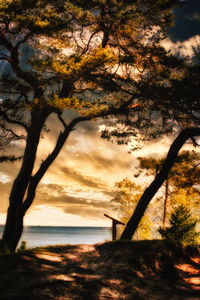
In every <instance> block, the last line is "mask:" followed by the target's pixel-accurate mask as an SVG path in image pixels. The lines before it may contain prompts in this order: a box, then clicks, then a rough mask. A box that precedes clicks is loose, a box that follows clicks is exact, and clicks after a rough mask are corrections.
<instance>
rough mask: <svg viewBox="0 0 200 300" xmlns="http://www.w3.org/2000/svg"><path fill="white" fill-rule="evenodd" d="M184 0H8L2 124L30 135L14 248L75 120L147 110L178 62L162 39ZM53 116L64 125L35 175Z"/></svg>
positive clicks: (1, 47) (14, 198)
mask: <svg viewBox="0 0 200 300" xmlns="http://www.w3.org/2000/svg"><path fill="white" fill-rule="evenodd" d="M179 3H180V1H178V0H156V1H155V0H154V1H149V0H148V1H147V0H145V1H144V0H142V1H122V0H119V1H116V0H110V1H105V0H94V1H78V0H77V1H56V0H52V1H43V0H42V1H39V0H38V1H33V0H28V1H25V0H10V1H1V3H0V61H1V62H3V63H4V64H6V65H5V66H6V68H9V69H10V72H4V73H3V74H1V83H0V91H1V92H0V98H1V106H0V117H1V127H2V128H3V129H4V130H7V128H9V130H10V129H11V130H13V128H15V127H16V126H17V127H18V132H19V133H20V134H22V135H23V136H25V138H26V143H25V149H24V155H23V160H22V165H21V169H20V171H19V173H18V175H17V178H16V179H15V181H14V183H13V187H12V189H11V194H10V199H9V208H8V214H7V221H6V226H5V230H4V234H3V238H2V240H3V244H6V245H7V247H8V248H9V249H10V250H14V249H15V248H16V245H17V242H18V240H19V238H20V236H21V233H22V230H23V217H24V214H25V213H26V211H27V209H28V208H29V207H30V205H31V204H32V202H33V200H34V197H35V193H36V188H37V185H38V183H39V182H40V180H41V178H42V177H43V175H44V174H45V173H46V171H47V170H48V168H49V166H50V165H51V164H52V162H53V161H54V160H55V158H56V157H57V156H58V154H59V152H60V151H61V149H62V147H63V145H64V143H65V141H66V140H67V138H68V136H69V134H70V133H71V131H72V130H73V129H74V127H75V126H76V124H78V123H79V122H82V121H86V120H91V119H93V118H96V117H104V116H107V115H115V116H116V115H118V114H124V115H127V111H128V112H130V111H131V112H133V113H134V112H135V111H137V110H141V111H143V108H142V105H143V103H142V102H144V101H145V99H147V98H148V99H149V95H148V97H147V95H146V94H145V93H144V87H143V86H144V85H145V82H146V81H147V82H148V83H149V82H150V80H152V78H153V81H152V84H153V82H156V81H157V80H158V81H161V78H162V77H163V76H164V75H165V74H166V71H167V70H168V69H169V70H170V71H169V72H172V71H171V70H172V69H173V70H175V69H176V68H177V67H179V65H180V63H179V62H178V61H177V60H173V59H172V57H170V56H168V54H167V53H166V51H165V50H164V49H163V48H162V47H161V46H160V45H159V41H160V39H162V38H164V36H165V35H166V30H167V27H168V26H170V25H172V23H173V11H172V8H173V7H174V5H178V4H179ZM26 49H28V52H29V55H27V56H26V55H25V50H26ZM172 61H173V64H172ZM175 61H176V63H175V64H174V62H175ZM150 78H151V79H150ZM138 100H139V101H138ZM141 103H142V105H141ZM51 114H54V115H56V116H57V118H58V120H59V121H60V124H61V126H62V128H63V129H62V131H61V132H60V134H59V136H58V137H57V141H56V144H55V147H54V149H53V150H52V152H51V153H50V154H49V155H48V156H47V157H46V159H45V160H44V161H43V162H42V163H41V165H40V166H39V168H38V169H37V170H36V171H35V172H34V173H33V169H34V166H35V160H36V156H37V148H38V144H39V141H40V137H41V133H42V132H43V131H44V130H45V129H46V121H47V119H48V117H49V116H50V115H51ZM139 118H140V116H139ZM8 125H9V126H8ZM19 128H21V129H19Z"/></svg>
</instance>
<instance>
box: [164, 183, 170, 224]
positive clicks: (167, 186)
mask: <svg viewBox="0 0 200 300" xmlns="http://www.w3.org/2000/svg"><path fill="white" fill-rule="evenodd" d="M168 198H169V179H168V178H167V179H166V182H165V199H164V209H163V229H164V228H165V224H166V217H167V204H168Z"/></svg>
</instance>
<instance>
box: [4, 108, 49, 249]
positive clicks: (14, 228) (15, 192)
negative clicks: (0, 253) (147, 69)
mask: <svg viewBox="0 0 200 300" xmlns="http://www.w3.org/2000/svg"><path fill="white" fill-rule="evenodd" d="M38 115H39V114H38ZM43 124H44V120H42V118H38V117H36V116H34V117H33V122H32V125H31V127H30V130H29V132H28V136H27V141H26V147H25V151H24V156H23V161H22V166H21V169H20V171H19V174H18V176H17V177H16V179H15V181H14V183H13V186H12V189H11V193H10V198H9V207H8V212H7V219H6V224H5V227H4V233H3V237H2V243H3V245H5V246H6V247H7V248H9V249H10V250H11V251H14V250H15V248H16V246H17V243H18V241H19V238H20V236H21V233H22V230H23V217H24V213H23V209H22V203H23V199H24V195H25V193H26V190H27V187H28V185H29V182H30V179H31V176H32V171H33V167H34V163H35V159H36V152H37V147H38V144H39V140H40V134H41V130H42V127H43Z"/></svg>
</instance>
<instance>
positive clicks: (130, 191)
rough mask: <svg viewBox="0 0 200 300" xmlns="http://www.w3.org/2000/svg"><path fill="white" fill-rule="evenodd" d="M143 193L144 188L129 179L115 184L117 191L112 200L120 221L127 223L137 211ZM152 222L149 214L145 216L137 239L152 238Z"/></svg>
mask: <svg viewBox="0 0 200 300" xmlns="http://www.w3.org/2000/svg"><path fill="white" fill-rule="evenodd" d="M141 193H142V188H141V186H139V185H136V184H135V183H134V182H132V181H131V180H129V179H128V178H124V179H123V180H122V181H120V182H116V183H115V191H114V195H113V198H112V200H111V203H112V207H113V209H114V210H116V211H117V212H118V216H119V218H120V220H121V221H122V222H124V223H127V221H128V220H129V218H130V216H131V214H132V212H133V210H134V209H135V207H136V205H137V203H138V201H139V199H140V197H141ZM152 225H153V224H152V222H151V221H150V219H149V216H148V214H145V215H144V216H143V218H142V220H141V222H140V225H139V227H138V229H137V232H136V239H140V240H141V239H147V238H150V237H151V230H150V228H151V227H152Z"/></svg>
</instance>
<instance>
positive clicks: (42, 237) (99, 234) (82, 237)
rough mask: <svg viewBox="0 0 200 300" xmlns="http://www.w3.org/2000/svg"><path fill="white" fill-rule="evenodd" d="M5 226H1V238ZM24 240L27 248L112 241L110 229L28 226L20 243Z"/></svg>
mask: <svg viewBox="0 0 200 300" xmlns="http://www.w3.org/2000/svg"><path fill="white" fill-rule="evenodd" d="M2 232H3V226H1V225H0V237H1V236H2ZM22 240H24V241H26V243H27V248H32V247H37V246H47V245H56V244H94V243H102V242H104V241H106V240H111V228H109V227H54V226H52V227H51V226H26V227H25V228H24V232H23V235H22V237H21V240H20V242H19V244H18V245H19V246H20V244H21V241H22Z"/></svg>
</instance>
